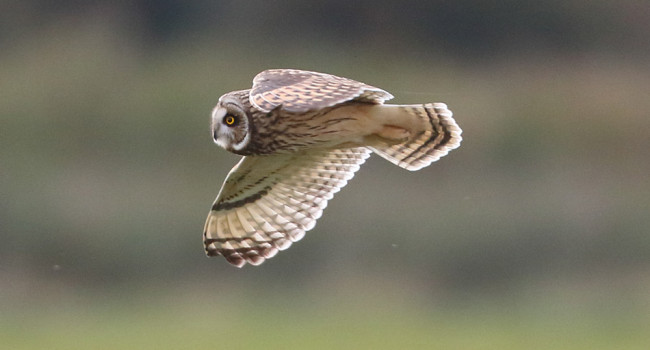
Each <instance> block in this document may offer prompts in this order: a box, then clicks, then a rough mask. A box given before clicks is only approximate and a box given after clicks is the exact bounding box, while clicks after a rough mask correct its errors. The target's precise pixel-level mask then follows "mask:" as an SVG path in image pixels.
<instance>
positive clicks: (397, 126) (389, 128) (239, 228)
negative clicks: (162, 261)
mask: <svg viewBox="0 0 650 350" xmlns="http://www.w3.org/2000/svg"><path fill="white" fill-rule="evenodd" d="M391 98H393V96H392V95H391V94H390V93H388V92H386V91H384V90H382V89H379V88H376V87H374V86H370V85H366V84H364V83H360V82H357V81H354V80H351V79H346V78H342V77H337V76H334V75H330V74H324V73H316V72H309V71H302V70H295V69H271V70H266V71H264V72H261V73H259V74H258V75H257V76H256V77H255V78H254V79H253V87H252V88H251V89H247V90H240V91H233V92H229V93H227V94H225V95H223V96H221V98H219V103H218V104H217V106H216V107H215V108H214V110H213V111H212V137H213V139H214V142H215V143H216V144H217V145H219V146H221V147H223V148H225V149H226V150H228V151H230V152H233V153H236V154H239V155H242V156H243V157H242V158H241V160H240V161H239V163H237V165H235V167H234V168H232V170H231V171H230V173H229V174H228V177H227V178H226V181H225V182H224V184H223V186H222V187H221V190H220V191H219V195H218V196H217V199H216V200H215V202H214V204H213V205H212V210H210V213H209V215H208V219H207V221H206V223H205V229H204V233H203V242H204V244H205V250H206V252H207V255H208V256H214V255H222V256H223V257H225V258H226V260H227V261H228V262H229V263H231V264H233V265H235V266H237V267H242V266H243V265H244V264H246V263H249V264H252V265H259V264H261V263H263V262H264V261H265V260H266V259H269V258H271V257H273V256H274V255H275V254H277V252H278V251H280V250H284V249H287V248H288V247H289V246H290V245H291V243H293V242H296V241H298V240H300V239H301V238H302V237H303V236H304V235H305V232H306V231H309V230H311V229H312V228H314V225H315V224H316V220H318V218H319V217H320V216H321V215H322V213H323V209H325V207H326V206H327V201H328V200H330V199H332V197H333V195H334V193H336V192H338V191H339V190H340V189H341V188H342V187H343V186H345V185H346V184H347V182H348V180H350V179H351V178H352V177H353V176H354V173H355V172H356V171H357V170H359V166H361V164H363V163H364V162H365V160H366V159H367V158H368V157H369V156H370V154H371V153H373V152H374V153H376V154H378V155H379V156H381V157H383V158H385V159H386V160H388V161H389V162H391V163H393V164H396V165H398V166H400V167H402V168H404V169H407V170H412V171H413V170H419V169H421V168H423V167H426V166H428V165H429V164H431V163H432V162H435V161H436V160H438V159H439V158H440V157H442V156H444V155H446V154H447V153H448V152H449V151H450V150H452V149H454V148H457V147H458V146H459V145H460V141H461V132H462V131H461V129H460V128H459V127H458V125H456V122H455V121H454V119H453V118H452V113H451V111H450V110H449V109H447V105H445V104H444V103H426V104H414V105H389V104H384V101H386V100H390V99H391Z"/></svg>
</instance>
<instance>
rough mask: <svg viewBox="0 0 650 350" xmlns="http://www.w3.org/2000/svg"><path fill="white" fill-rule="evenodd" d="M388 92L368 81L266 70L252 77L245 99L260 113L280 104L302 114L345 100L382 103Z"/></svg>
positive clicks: (295, 71)
mask: <svg viewBox="0 0 650 350" xmlns="http://www.w3.org/2000/svg"><path fill="white" fill-rule="evenodd" d="M391 98H393V95H391V94H390V93H388V92H386V91H384V90H382V89H380V88H377V87H374V86H370V85H368V84H364V83H361V82H358V81H355V80H352V79H347V78H342V77H337V76H335V75H331V74H325V73H317V72H310V71H303V70H297V69H269V70H265V71H263V72H261V73H259V74H258V75H256V76H255V78H254V79H253V88H252V89H251V91H250V95H249V99H250V102H251V104H252V105H253V106H255V107H256V108H257V109H259V110H261V111H263V112H270V111H272V110H273V109H275V108H277V107H280V108H282V109H283V110H285V111H287V112H292V113H302V112H307V111H310V110H316V109H321V108H325V107H331V106H334V105H337V104H339V103H343V102H347V101H352V100H355V101H361V102H368V103H375V104H382V103H384V101H386V100H390V99H391Z"/></svg>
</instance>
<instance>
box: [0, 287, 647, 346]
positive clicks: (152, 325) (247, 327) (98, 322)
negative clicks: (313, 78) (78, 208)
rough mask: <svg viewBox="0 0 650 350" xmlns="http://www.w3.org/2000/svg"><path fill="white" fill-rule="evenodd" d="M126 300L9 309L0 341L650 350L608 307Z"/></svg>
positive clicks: (640, 331)
mask: <svg viewBox="0 0 650 350" xmlns="http://www.w3.org/2000/svg"><path fill="white" fill-rule="evenodd" d="M122 293H125V292H122ZM126 293H127V295H121V296H116V295H112V296H104V297H99V296H97V295H95V296H92V297H89V296H85V297H79V298H76V299H73V298H69V299H67V300H66V301H62V300H56V301H54V302H52V303H48V301H47V300H36V301H34V302H33V303H32V304H30V305H23V306H21V307H17V305H14V306H13V307H9V308H8V310H13V311H9V312H3V315H2V318H1V320H0V344H2V347H3V348H4V349H16V350H18V349H70V350H71V349H259V348H264V349H305V348H307V349H495V350H497V349H589V350H594V349H647V348H648V347H650V313H649V312H648V311H649V310H648V308H645V307H640V308H639V305H638V304H637V305H636V306H633V307H631V306H630V305H627V306H625V307H623V306H621V305H620V303H618V302H616V303H614V304H612V300H609V301H604V300H601V301H596V302H594V303H592V304H591V305H587V304H584V303H578V304H575V303H570V302H569V301H568V300H567V299H565V300H564V301H558V300H550V299H548V298H547V299H542V300H541V301H539V302H537V303H535V302H531V301H530V300H528V301H523V302H522V301H516V300H514V299H513V300H503V299H502V300H500V301H495V300H492V301H486V300H483V301H480V302H466V303H464V305H460V304H459V303H457V302H455V303H452V304H449V305H433V304H431V303H426V302H422V300H420V301H415V300H411V301H405V300H402V301H398V302H395V298H393V297H389V296H386V295H383V296H382V295H380V296H374V297H372V298H366V297H364V296H363V295H356V296H355V297H354V298H350V297H349V296H346V297H345V298H342V300H336V298H332V297H319V296H315V295H313V294H308V295H303V296H287V295H285V296H281V295H270V296H268V297H265V296H264V295H262V293H259V295H247V296H237V297H235V296H233V295H230V296H224V295H219V294H215V295H208V294H202V295H201V296H199V295H193V296H192V295H188V294H186V293H180V294H177V295H172V294H170V295H161V294H160V293H158V294H156V293H152V295H154V296H152V297H147V296H146V295H147V294H148V293H143V292H142V291H139V292H135V291H134V292H133V293H132V294H130V295H129V292H126ZM417 304H420V305H417ZM48 305H49V306H48Z"/></svg>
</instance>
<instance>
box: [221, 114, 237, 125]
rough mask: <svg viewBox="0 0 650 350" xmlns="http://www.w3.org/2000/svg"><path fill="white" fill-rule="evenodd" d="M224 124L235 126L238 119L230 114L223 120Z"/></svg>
mask: <svg viewBox="0 0 650 350" xmlns="http://www.w3.org/2000/svg"><path fill="white" fill-rule="evenodd" d="M223 122H224V123H226V125H229V126H233V125H235V123H236V122H237V118H235V116H233V115H230V114H229V115H227V116H226V117H225V118H223Z"/></svg>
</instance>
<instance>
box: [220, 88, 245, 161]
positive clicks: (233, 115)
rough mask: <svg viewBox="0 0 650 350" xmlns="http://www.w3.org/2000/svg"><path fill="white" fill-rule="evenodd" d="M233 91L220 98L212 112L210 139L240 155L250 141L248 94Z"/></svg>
mask: <svg viewBox="0 0 650 350" xmlns="http://www.w3.org/2000/svg"><path fill="white" fill-rule="evenodd" d="M244 92H246V91H235V92H231V93H228V94H225V95H223V96H221V98H220V99H219V103H218V104H217V106H216V107H214V110H212V138H213V140H214V142H215V143H216V144H217V145H219V146H221V147H223V148H224V149H226V150H227V151H230V152H233V153H242V151H243V150H244V148H245V147H246V146H247V145H248V142H249V139H250V133H249V119H250V116H249V115H248V113H247V112H246V109H247V108H246V103H247V102H248V93H244Z"/></svg>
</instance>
